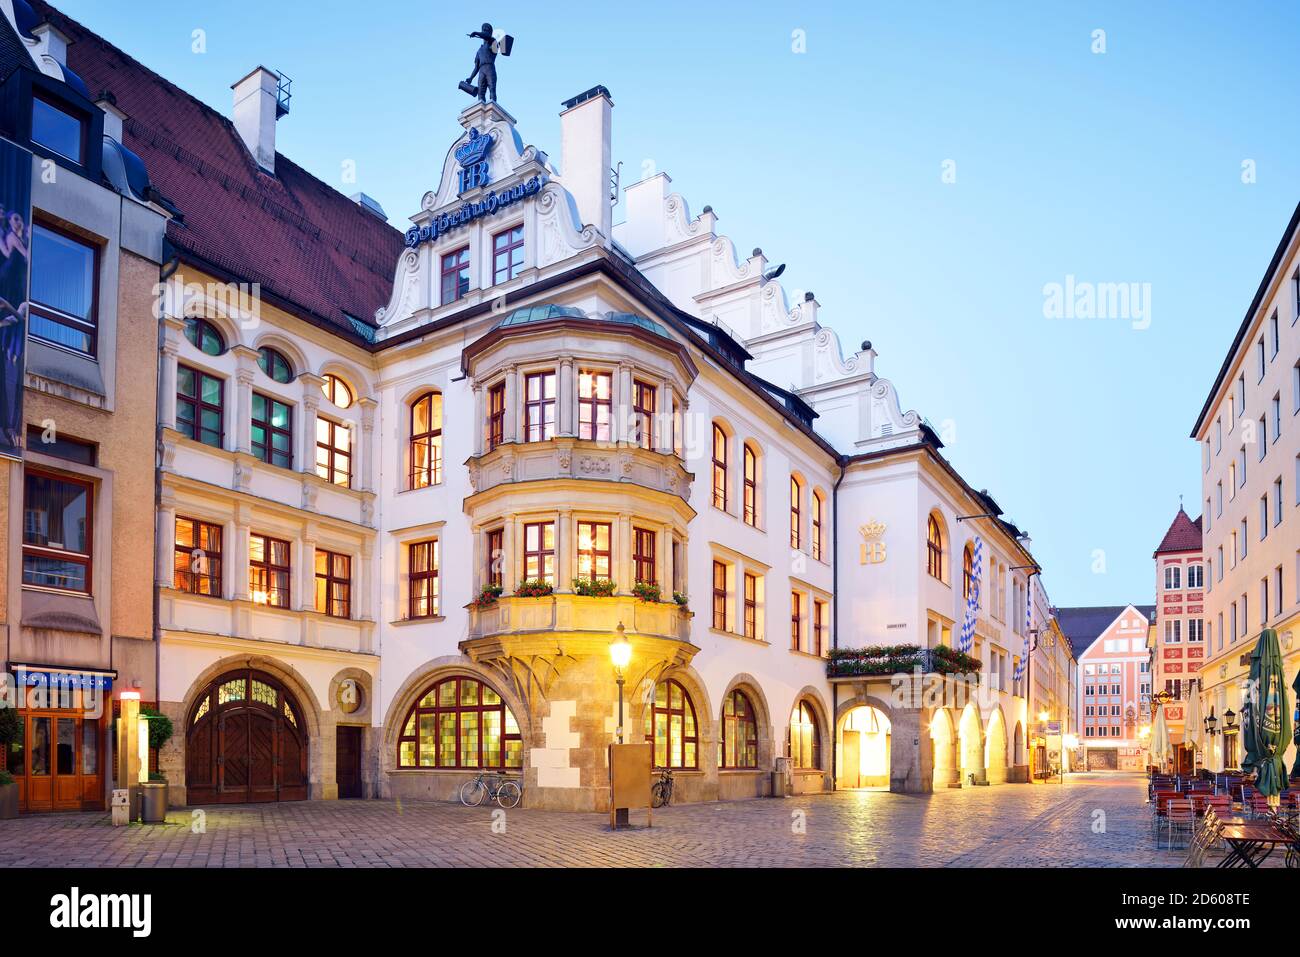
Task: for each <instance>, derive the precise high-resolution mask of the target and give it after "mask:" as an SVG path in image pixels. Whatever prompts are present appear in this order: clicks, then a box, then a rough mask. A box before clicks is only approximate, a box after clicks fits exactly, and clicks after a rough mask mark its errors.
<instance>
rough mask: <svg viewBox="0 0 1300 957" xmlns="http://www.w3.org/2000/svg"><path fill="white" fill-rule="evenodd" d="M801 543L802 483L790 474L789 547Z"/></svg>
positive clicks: (794, 546) (796, 546)
mask: <svg viewBox="0 0 1300 957" xmlns="http://www.w3.org/2000/svg"><path fill="white" fill-rule="evenodd" d="M802 544H803V483H802V482H800V481H799V480H798V479H797V478H795V477H794V476H793V475H792V476H790V547H791V548H799V547H800V546H801V545H802Z"/></svg>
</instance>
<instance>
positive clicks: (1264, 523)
mask: <svg viewBox="0 0 1300 957" xmlns="http://www.w3.org/2000/svg"><path fill="white" fill-rule="evenodd" d="M1266 538H1268V495H1267V494H1265V495H1261V496H1260V499H1259V540H1260V541H1261V542H1262V541H1263V540H1264V539H1266Z"/></svg>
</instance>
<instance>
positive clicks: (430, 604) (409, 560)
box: [406, 538, 442, 619]
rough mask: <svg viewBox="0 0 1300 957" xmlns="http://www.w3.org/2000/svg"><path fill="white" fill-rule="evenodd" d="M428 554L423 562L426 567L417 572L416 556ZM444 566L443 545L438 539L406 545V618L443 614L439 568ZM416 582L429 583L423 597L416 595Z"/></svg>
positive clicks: (430, 616) (432, 616)
mask: <svg viewBox="0 0 1300 957" xmlns="http://www.w3.org/2000/svg"><path fill="white" fill-rule="evenodd" d="M419 553H427V556H428V557H427V560H421V562H420V564H422V565H424V566H425V567H423V568H421V569H419V570H418V571H417V570H416V555H417V554H419ZM441 564H442V553H441V544H440V542H439V540H438V539H436V538H430V539H425V540H424V541H419V542H408V543H407V545H406V581H407V593H406V599H407V603H406V617H407V618H408V619H418V618H437V617H438V616H439V615H440V614H441V613H442V587H441V585H442V583H441V581H440V580H439V577H438V574H439V566H440V565H441ZM416 582H429V583H430V584H429V585H428V586H427V587H428V590H427V591H426V593H425V594H424V595H423V596H417V595H416Z"/></svg>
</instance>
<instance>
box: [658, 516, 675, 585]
mask: <svg viewBox="0 0 1300 957" xmlns="http://www.w3.org/2000/svg"><path fill="white" fill-rule="evenodd" d="M657 538H658V542H656V543H655V566H656V567H655V574H656V575H658V576H659V592H660V594H661V595H662V596H663V597H664V598H672V597H673V527H672V526H671V525H664V526H663V528H662V529H660V531H659V534H658V536H657Z"/></svg>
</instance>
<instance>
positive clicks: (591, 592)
mask: <svg viewBox="0 0 1300 957" xmlns="http://www.w3.org/2000/svg"><path fill="white" fill-rule="evenodd" d="M617 589H618V585H616V584H614V582H613V581H612V580H611V579H608V578H575V579H574V580H573V591H574V594H576V595H586V596H588V597H591V598H612V597H613V596H614V592H615V591H616V590H617Z"/></svg>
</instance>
